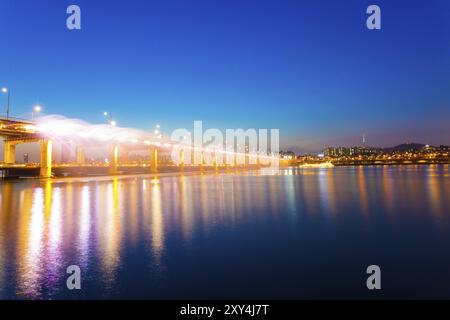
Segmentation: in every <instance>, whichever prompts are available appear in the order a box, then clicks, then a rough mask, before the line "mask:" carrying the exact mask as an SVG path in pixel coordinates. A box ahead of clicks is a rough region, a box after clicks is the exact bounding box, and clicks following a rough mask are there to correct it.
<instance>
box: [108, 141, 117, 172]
mask: <svg viewBox="0 0 450 320" xmlns="http://www.w3.org/2000/svg"><path fill="white" fill-rule="evenodd" d="M118 166H119V146H118V145H114V146H113V147H112V150H111V156H110V158H109V174H117V168H118Z"/></svg>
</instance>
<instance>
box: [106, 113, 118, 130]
mask: <svg viewBox="0 0 450 320" xmlns="http://www.w3.org/2000/svg"><path fill="white" fill-rule="evenodd" d="M103 115H104V116H105V118H106V120H107V121H108V123H109V124H110V125H112V126H113V127H115V126H116V125H117V122H116V121H115V120H113V119H112V117H111V114H110V113H109V112H108V111H105V112H103Z"/></svg>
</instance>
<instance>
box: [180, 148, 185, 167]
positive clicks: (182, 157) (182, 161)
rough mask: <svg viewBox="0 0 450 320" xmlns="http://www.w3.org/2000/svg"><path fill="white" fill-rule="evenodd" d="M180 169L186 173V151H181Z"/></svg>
mask: <svg viewBox="0 0 450 320" xmlns="http://www.w3.org/2000/svg"><path fill="white" fill-rule="evenodd" d="M180 169H181V171H184V150H183V149H182V150H181V151H180Z"/></svg>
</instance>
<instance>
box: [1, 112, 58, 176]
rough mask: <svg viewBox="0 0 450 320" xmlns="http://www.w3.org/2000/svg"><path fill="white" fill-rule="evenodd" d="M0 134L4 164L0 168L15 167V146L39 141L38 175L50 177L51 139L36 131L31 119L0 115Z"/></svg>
mask: <svg viewBox="0 0 450 320" xmlns="http://www.w3.org/2000/svg"><path fill="white" fill-rule="evenodd" d="M0 136H1V137H2V138H3V139H4V143H5V149H4V164H3V165H2V166H1V167H0V169H3V170H5V169H10V168H14V167H15V162H16V157H15V153H16V146H17V145H18V144H21V143H28V142H40V147H41V153H40V154H41V156H40V166H39V170H40V171H39V176H40V177H50V176H51V170H52V141H51V140H50V139H48V138H46V137H45V136H43V135H41V134H39V133H38V132H37V131H36V126H35V123H34V122H32V121H27V120H22V119H16V118H10V117H8V118H4V117H0Z"/></svg>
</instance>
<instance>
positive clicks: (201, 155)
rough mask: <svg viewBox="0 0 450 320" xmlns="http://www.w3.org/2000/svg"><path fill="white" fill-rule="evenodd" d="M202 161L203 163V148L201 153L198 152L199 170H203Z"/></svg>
mask: <svg viewBox="0 0 450 320" xmlns="http://www.w3.org/2000/svg"><path fill="white" fill-rule="evenodd" d="M203 163H204V160H203V150H202V153H201V154H200V161H199V166H200V171H203Z"/></svg>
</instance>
